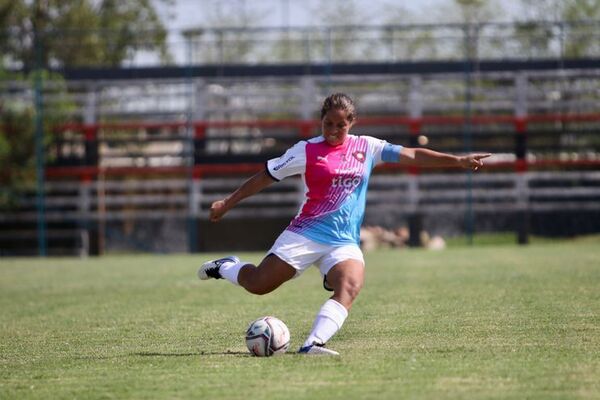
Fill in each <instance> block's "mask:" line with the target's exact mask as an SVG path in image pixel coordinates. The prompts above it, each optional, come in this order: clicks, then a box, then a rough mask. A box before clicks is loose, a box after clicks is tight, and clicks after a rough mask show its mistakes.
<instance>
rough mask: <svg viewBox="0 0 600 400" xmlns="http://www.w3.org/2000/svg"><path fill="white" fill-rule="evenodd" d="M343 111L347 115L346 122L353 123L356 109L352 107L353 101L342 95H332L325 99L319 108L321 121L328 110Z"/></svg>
mask: <svg viewBox="0 0 600 400" xmlns="http://www.w3.org/2000/svg"><path fill="white" fill-rule="evenodd" d="M332 109H336V110H344V111H346V112H347V113H348V121H354V119H355V118H356V108H355V107H354V101H352V99H351V98H350V96H348V95H347V94H344V93H334V94H332V95H330V96H329V97H327V98H326V99H325V101H324V102H323V107H321V119H323V117H325V114H327V112H328V111H329V110H332Z"/></svg>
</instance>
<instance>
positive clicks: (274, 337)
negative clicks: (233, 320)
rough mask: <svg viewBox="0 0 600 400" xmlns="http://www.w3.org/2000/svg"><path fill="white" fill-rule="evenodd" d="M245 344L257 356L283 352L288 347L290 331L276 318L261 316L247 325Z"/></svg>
mask: <svg viewBox="0 0 600 400" xmlns="http://www.w3.org/2000/svg"><path fill="white" fill-rule="evenodd" d="M246 346H248V350H250V353H252V354H254V355H255V356H258V357H270V356H272V355H276V354H283V353H285V352H286V351H287V349H288V347H290V331H289V329H288V327H287V326H286V325H285V324H284V323H283V321H282V320H280V319H278V318H275V317H270V316H267V317H261V318H259V319H257V320H256V321H252V323H250V325H249V326H248V329H247V330H246Z"/></svg>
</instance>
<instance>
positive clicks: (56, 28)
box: [0, 0, 170, 70]
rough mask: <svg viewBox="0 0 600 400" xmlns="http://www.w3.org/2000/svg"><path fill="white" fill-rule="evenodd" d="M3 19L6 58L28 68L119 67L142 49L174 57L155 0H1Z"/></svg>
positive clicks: (1, 38) (1, 46)
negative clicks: (153, 1) (154, 3)
mask: <svg viewBox="0 0 600 400" xmlns="http://www.w3.org/2000/svg"><path fill="white" fill-rule="evenodd" d="M158 1H162V2H167V1H170V0H158ZM0 22H2V28H0V29H1V34H0V49H2V50H3V54H4V60H3V61H4V62H5V63H6V62H7V61H12V62H17V63H20V64H21V66H23V67H24V68H25V69H27V70H30V69H34V68H36V67H39V68H48V67H50V66H65V67H73V66H82V65H95V66H97V65H107V66H118V65H120V64H121V63H122V62H123V61H125V60H127V59H128V58H129V57H132V56H133V55H134V53H135V52H136V51H138V50H151V51H155V52H157V53H158V54H159V56H160V57H161V59H163V60H165V59H167V58H168V53H167V48H166V37H167V32H166V30H165V28H164V26H163V24H162V22H161V20H160V18H159V16H158V14H157V12H156V10H155V8H154V6H153V4H152V2H151V0H129V1H116V0H101V1H93V0H35V1H27V0H0ZM36 45H37V46H36ZM7 58H8V60H7Z"/></svg>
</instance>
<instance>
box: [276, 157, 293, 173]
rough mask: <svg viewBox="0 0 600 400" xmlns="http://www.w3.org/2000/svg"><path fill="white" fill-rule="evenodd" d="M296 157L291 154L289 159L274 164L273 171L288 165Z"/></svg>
mask: <svg viewBox="0 0 600 400" xmlns="http://www.w3.org/2000/svg"><path fill="white" fill-rule="evenodd" d="M294 158H296V157H295V156H291V157H290V158H288V159H287V160H285V161H284V162H282V163H281V164H279V165H276V166H274V167H273V171H279V170H280V169H281V168H283V167H285V166H286V165H288V164H289V163H290V161H292V160H293V159H294Z"/></svg>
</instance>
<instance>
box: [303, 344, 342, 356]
mask: <svg viewBox="0 0 600 400" xmlns="http://www.w3.org/2000/svg"><path fill="white" fill-rule="evenodd" d="M298 353H299V354H309V355H313V356H339V355H340V353H338V352H337V351H333V350H330V349H328V348H326V347H325V345H324V344H321V343H317V342H314V343H313V344H311V345H309V346H304V347H300V350H298Z"/></svg>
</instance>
